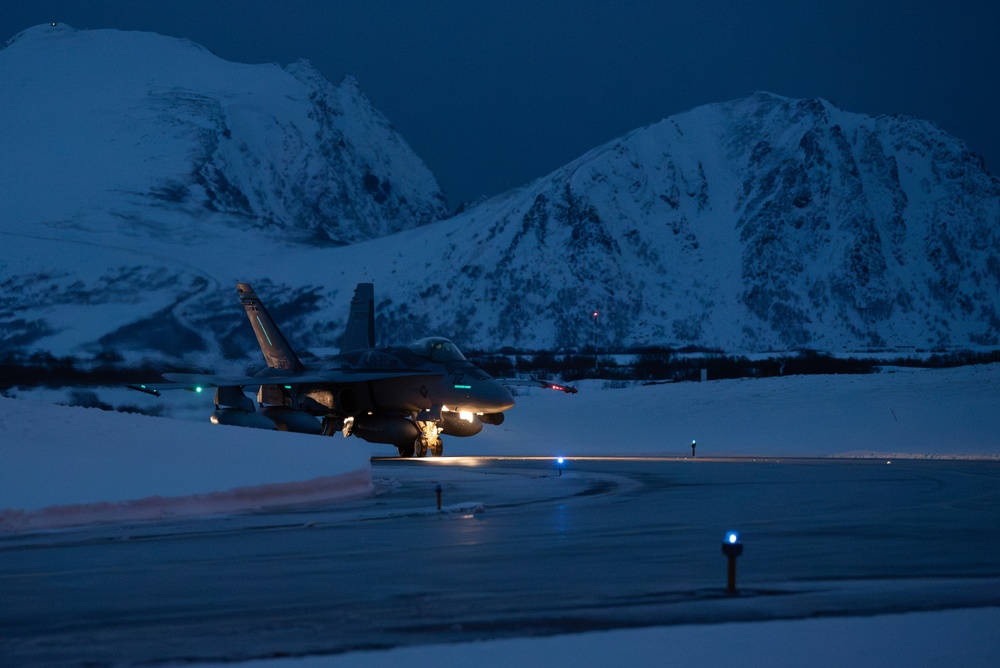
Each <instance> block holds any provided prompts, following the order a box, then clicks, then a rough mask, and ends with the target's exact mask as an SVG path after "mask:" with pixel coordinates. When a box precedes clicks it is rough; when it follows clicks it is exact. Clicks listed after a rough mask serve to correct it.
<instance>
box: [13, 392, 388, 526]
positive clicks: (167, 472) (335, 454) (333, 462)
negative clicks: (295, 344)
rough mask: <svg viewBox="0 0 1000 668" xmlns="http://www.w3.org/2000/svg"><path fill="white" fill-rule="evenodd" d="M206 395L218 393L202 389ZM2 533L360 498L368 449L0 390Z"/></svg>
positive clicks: (366, 481) (367, 482)
mask: <svg viewBox="0 0 1000 668" xmlns="http://www.w3.org/2000/svg"><path fill="white" fill-rule="evenodd" d="M206 401H209V402H210V401H211V399H210V398H208V397H206ZM0 442H2V443H3V445H2V447H0V532H2V531H17V530H25V529H37V528H47V527H48V528H51V527H61V526H73V525H80V524H87V523H92V522H109V521H129V520H151V519H158V518H166V517H181V516H192V515H205V514H216V513H225V512H238V511H246V510H253V509H261V508H269V507H274V506H279V505H287V504H291V503H303V502H308V501H316V500H329V499H332V498H338V497H356V496H358V495H362V494H366V493H368V492H369V491H370V489H371V473H370V467H369V464H368V460H369V453H368V449H367V448H366V447H364V446H363V445H359V444H358V442H356V441H348V442H346V443H340V444H339V445H340V446H341V447H338V448H336V449H333V448H329V447H323V445H324V443H323V441H320V440H319V439H316V438H315V437H309V436H305V435H302V434H286V433H278V432H268V431H261V430H257V429H240V428H238V427H214V428H213V426H212V425H211V424H208V423H207V422H206V423H205V424H197V423H194V422H189V421H181V420H165V419H159V418H153V417H148V416H144V415H130V414H121V413H112V412H107V411H102V410H99V409H97V408H81V407H75V406H56V405H52V404H47V403H40V402H38V401H31V400H19V399H7V398H0Z"/></svg>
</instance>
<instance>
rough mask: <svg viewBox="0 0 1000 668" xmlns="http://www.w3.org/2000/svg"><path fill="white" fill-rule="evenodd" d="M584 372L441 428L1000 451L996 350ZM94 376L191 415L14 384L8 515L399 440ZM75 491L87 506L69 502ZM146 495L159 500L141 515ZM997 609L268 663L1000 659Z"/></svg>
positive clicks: (262, 488) (352, 461)
mask: <svg viewBox="0 0 1000 668" xmlns="http://www.w3.org/2000/svg"><path fill="white" fill-rule="evenodd" d="M580 388H581V390H580V393H579V394H576V395H564V394H562V393H557V392H550V391H544V390H534V389H531V390H522V391H521V394H520V396H518V398H517V402H518V403H517V406H516V407H515V408H514V409H513V410H512V411H511V412H510V413H509V414H508V416H507V420H506V421H505V423H504V424H503V425H501V426H500V427H493V428H491V427H489V426H488V427H487V428H486V429H484V431H483V433H482V434H480V435H479V436H477V437H473V438H470V439H454V438H453V439H448V440H447V441H446V445H445V447H446V454H452V455H477V454H478V455H490V454H504V455H546V456H554V455H557V454H561V455H566V456H569V457H572V456H586V455H598V454H600V455H631V454H661V455H674V456H685V455H689V454H690V443H691V440H692V439H697V443H698V446H697V454H698V456H699V457H715V456H757V455H767V456H781V457H794V456H803V457H812V456H833V455H848V456H878V457H887V458H888V457H892V458H900V457H920V458H935V457H949V458H982V459H1000V365H997V364H994V365H981V366H970V367H963V368H958V369H946V370H886V371H884V372H883V373H879V374H873V375H868V376H797V377H787V378H770V379H760V380H748V379H744V380H733V381H709V382H704V383H678V384H667V385H654V386H645V387H644V386H637V385H633V386H628V387H623V388H614V389H613V388H605V387H604V384H603V383H601V382H599V381H589V382H585V383H582V384H581V385H580ZM99 393H100V395H101V398H102V400H104V401H107V402H109V403H112V404H117V403H122V402H127V403H133V404H144V405H145V404H148V405H161V406H163V407H164V410H165V412H166V413H168V414H170V413H172V414H174V415H175V416H177V417H182V418H190V419H163V418H151V417H145V416H138V415H127V414H120V413H111V412H105V411H100V410H97V409H84V408H72V407H65V406H57V405H54V404H52V403H49V402H50V401H51V400H52V399H53V393H52V392H28V391H18V392H14V393H13V394H16V395H17V398H13V399H12V398H3V399H0V444H2V445H0V522H2V527H0V528H2V529H5V530H8V531H9V530H12V529H13V530H16V529H18V528H19V527H28V526H42V525H45V524H50V525H58V524H74V523H77V522H79V521H84V520H99V521H114V520H115V519H119V518H125V517H132V518H133V519H134V518H136V517H139V518H143V517H145V518H155V517H157V516H176V515H178V514H186V513H191V514H197V513H204V512H210V513H219V512H233V511H237V510H240V509H255V508H259V507H262V506H266V505H267V504H268V503H271V504H274V503H278V504H284V503H295V502H303V501H308V500H310V499H316V498H323V499H329V498H332V497H335V496H336V495H337V494H348V495H357V494H359V493H364V492H365V491H366V490H367V489H368V488H369V487H370V485H371V477H370V469H369V466H368V463H367V460H368V457H369V455H371V454H375V455H391V454H394V451H393V449H392V448H391V447H389V446H378V445H368V444H365V443H363V442H361V441H358V440H356V439H348V440H344V439H342V438H340V437H336V438H335V439H333V440H332V441H330V440H323V439H319V438H316V437H310V436H302V435H295V434H285V433H277V432H262V431H257V430H249V429H239V428H227V427H216V426H213V425H210V424H209V423H208V422H207V415H208V413H210V412H211V398H210V397H195V396H194V395H189V394H187V393H181V394H180V395H171V394H167V395H165V396H164V397H162V398H160V399H156V398H153V397H145V396H144V395H128V396H127V397H126V396H125V395H122V394H119V393H117V392H116V391H111V390H108V391H102V392H99ZM191 400H195V401H196V402H197V403H195V404H192V403H191ZM317 479H319V480H318V481H317ZM296 495H298V496H296ZM262 497H263V498H264V500H263V501H262V500H261V498H262ZM222 501H224V502H225V503H222ZM74 507H75V508H77V509H80V508H83V509H85V510H86V512H85V513H82V514H79V513H78V514H74V513H73V512H67V508H69V509H72V508H74ZM149 508H154V509H155V510H154V511H152V512H151V513H150V514H147V515H136V514H135V513H136V512H138V511H139V510H143V511H144V512H149ZM86 513H93V514H92V515H89V516H88V515H87V514H86ZM130 513H131V515H130ZM67 517H68V518H69V521H67V519H66V518H67ZM998 623H1000V610H998V609H996V608H979V609H970V610H947V611H941V612H921V613H911V614H903V615H885V616H879V617H865V618H854V619H811V620H797V621H775V622H759V623H728V624H719V625H708V626H681V627H670V628H653V629H636V630H618V631H608V632H597V633H585V634H578V635H572V636H557V637H549V638H527V639H509V640H498V641H489V642H482V643H474V644H460V645H438V646H418V647H402V648H396V649H392V650H387V651H379V652H359V653H352V654H347V655H340V656H330V657H307V658H304V659H301V660H299V659H284V660H278V661H275V662H260V663H261V665H264V666H267V667H268V668H279V667H280V668H285V666H301V667H302V668H313V667H315V666H327V665H329V666H354V665H362V664H364V665H372V664H374V665H389V664H393V665H395V664H398V663H400V662H402V663H406V664H407V665H414V666H420V665H432V664H433V665H442V664H443V665H459V664H461V665H466V664H471V663H475V664H476V665H484V666H485V665H510V664H511V663H520V664H522V665H525V666H531V665H562V664H566V665H570V664H572V665H579V666H597V665H608V664H611V663H613V664H622V665H635V666H642V665H654V664H656V665H661V664H662V663H663V662H664V661H666V660H667V659H673V660H675V661H676V662H677V663H682V664H685V665H736V666H740V665H803V664H809V665H831V666H832V665H842V664H844V663H847V662H849V661H853V662H861V663H865V664H875V665H907V666H925V665H926V666H929V665H996V664H997V663H998V662H1000V640H998V636H997V634H996V633H995V629H996V628H997V626H998Z"/></svg>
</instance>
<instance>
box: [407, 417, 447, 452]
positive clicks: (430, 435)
mask: <svg viewBox="0 0 1000 668" xmlns="http://www.w3.org/2000/svg"><path fill="white" fill-rule="evenodd" d="M417 427H419V428H420V436H418V437H417V439H416V440H415V441H414V442H413V445H400V446H397V447H396V449H397V450H399V456H400V457H414V456H416V457H426V456H427V453H428V452H430V453H431V454H432V455H433V456H435V457H440V456H441V455H442V453H444V443H442V442H441V431H442V430H441V427H439V426H438V423H437V422H433V421H427V422H423V421H420V422H417Z"/></svg>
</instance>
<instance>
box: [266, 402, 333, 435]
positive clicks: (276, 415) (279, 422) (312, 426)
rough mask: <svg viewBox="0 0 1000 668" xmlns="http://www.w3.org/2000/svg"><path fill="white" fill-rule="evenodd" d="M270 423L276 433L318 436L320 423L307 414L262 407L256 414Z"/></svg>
mask: <svg viewBox="0 0 1000 668" xmlns="http://www.w3.org/2000/svg"><path fill="white" fill-rule="evenodd" d="M257 414H258V415H261V416H263V417H265V418H267V419H268V420H270V421H271V422H272V423H274V428H275V429H277V430H278V431H292V432H295V433H298V434H319V433H320V432H321V427H320V423H319V421H318V420H316V418H314V417H313V416H312V415H310V414H309V413H306V412H305V411H297V410H295V409H294V408H286V407H284V406H264V407H262V408H261V409H260V410H259V411H258V412H257Z"/></svg>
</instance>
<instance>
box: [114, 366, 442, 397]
mask: <svg viewBox="0 0 1000 668" xmlns="http://www.w3.org/2000/svg"><path fill="white" fill-rule="evenodd" d="M440 375H441V374H439V373H432V372H428V371H421V370H419V369H393V370H382V371H379V370H372V369H334V370H327V371H304V372H301V373H294V372H287V371H284V372H282V373H279V374H268V373H264V374H262V375H257V376H224V375H216V374H210V373H165V374H163V377H164V378H165V379H167V380H168V381H169V382H166V383H142V384H136V385H127V386H126V387H128V389H130V390H136V391H137V392H145V393H146V394H153V395H156V396H160V392H161V391H164V390H189V391H192V392H201V391H202V390H203V389H205V388H209V387H246V386H247V385H349V384H351V383H367V382H369V381H374V380H386V379H390V378H415V377H432V376H434V377H440Z"/></svg>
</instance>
